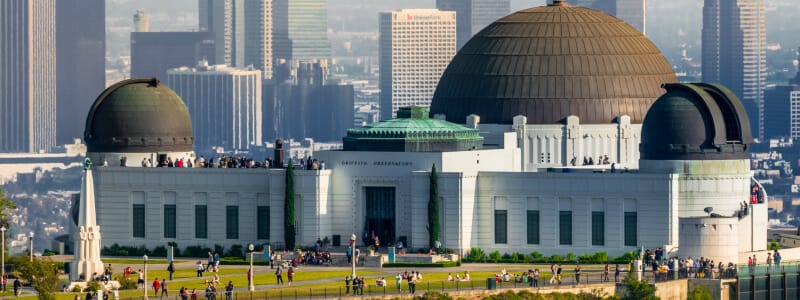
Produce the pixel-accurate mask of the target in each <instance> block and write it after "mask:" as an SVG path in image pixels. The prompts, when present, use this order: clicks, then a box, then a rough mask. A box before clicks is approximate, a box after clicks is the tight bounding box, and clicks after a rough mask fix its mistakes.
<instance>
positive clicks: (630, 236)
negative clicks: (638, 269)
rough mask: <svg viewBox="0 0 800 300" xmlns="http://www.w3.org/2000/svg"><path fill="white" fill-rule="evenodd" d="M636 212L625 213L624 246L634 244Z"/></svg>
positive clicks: (635, 241)
mask: <svg viewBox="0 0 800 300" xmlns="http://www.w3.org/2000/svg"><path fill="white" fill-rule="evenodd" d="M636 221H637V220H636V212H626V213H625V246H636V244H637V242H638V241H637V240H636V225H637V224H636Z"/></svg>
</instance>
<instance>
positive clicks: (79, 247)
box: [69, 157, 105, 281]
mask: <svg viewBox="0 0 800 300" xmlns="http://www.w3.org/2000/svg"><path fill="white" fill-rule="evenodd" d="M83 169H84V171H83V182H82V183H81V199H80V202H79V204H78V205H79V207H80V208H79V209H80V210H79V211H78V235H77V236H76V237H75V248H74V250H75V259H74V260H73V261H72V266H71V267H70V273H69V279H70V281H91V279H92V275H93V274H95V275H102V274H103V272H104V270H105V269H104V266H103V262H102V261H101V260H100V226H98V225H97V216H96V215H95V213H96V210H95V208H94V179H93V178H92V161H91V160H90V159H89V158H88V157H87V158H86V160H85V161H84V163H83Z"/></svg>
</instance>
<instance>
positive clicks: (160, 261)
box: [102, 258, 186, 269]
mask: <svg viewBox="0 0 800 300" xmlns="http://www.w3.org/2000/svg"><path fill="white" fill-rule="evenodd" d="M102 260H103V263H105V264H124V265H131V268H134V266H139V267H136V268H137V269H138V268H141V267H142V265H143V264H144V262H143V261H142V259H141V258H138V259H137V258H103V259H102ZM185 261H186V260H177V259H176V260H174V262H175V263H181V262H185ZM167 263H168V261H167V260H166V259H148V260H147V264H148V265H150V264H164V265H166V264H167Z"/></svg>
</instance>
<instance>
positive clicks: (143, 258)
mask: <svg viewBox="0 0 800 300" xmlns="http://www.w3.org/2000/svg"><path fill="white" fill-rule="evenodd" d="M142 260H144V274H142V275H143V276H144V288H143V290H144V295H142V299H144V300H147V254H145V255H143V256H142Z"/></svg>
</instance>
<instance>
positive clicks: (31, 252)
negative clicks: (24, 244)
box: [28, 231, 33, 261]
mask: <svg viewBox="0 0 800 300" xmlns="http://www.w3.org/2000/svg"><path fill="white" fill-rule="evenodd" d="M28 240H29V241H30V242H31V246H30V249H29V251H28V252H30V254H31V261H33V231H31V232H30V234H29V235H28Z"/></svg>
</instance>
